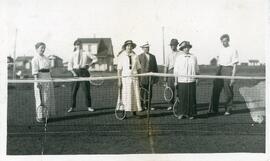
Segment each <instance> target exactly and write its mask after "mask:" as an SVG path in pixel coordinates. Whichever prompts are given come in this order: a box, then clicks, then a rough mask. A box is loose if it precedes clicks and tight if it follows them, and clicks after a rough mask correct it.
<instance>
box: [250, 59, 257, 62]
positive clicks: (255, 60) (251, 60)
mask: <svg viewBox="0 0 270 161" xmlns="http://www.w3.org/2000/svg"><path fill="white" fill-rule="evenodd" d="M248 61H249V62H259V60H257V59H249V60H248Z"/></svg>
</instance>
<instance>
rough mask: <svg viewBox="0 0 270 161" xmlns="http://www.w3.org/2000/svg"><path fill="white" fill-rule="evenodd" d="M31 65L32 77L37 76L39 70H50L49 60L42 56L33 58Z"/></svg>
mask: <svg viewBox="0 0 270 161" xmlns="http://www.w3.org/2000/svg"><path fill="white" fill-rule="evenodd" d="M31 63H32V74H33V75H35V74H38V72H39V70H41V69H50V68H51V64H50V60H49V58H48V57H46V56H44V55H43V56H40V55H36V56H34V58H33V59H32V61H31Z"/></svg>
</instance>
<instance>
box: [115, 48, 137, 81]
mask: <svg viewBox="0 0 270 161" xmlns="http://www.w3.org/2000/svg"><path fill="white" fill-rule="evenodd" d="M129 55H130V56H131V64H130V60H129ZM130 65H131V69H130ZM117 69H118V70H122V75H124V76H129V75H132V74H137V73H138V69H141V64H140V61H139V58H138V56H137V55H136V54H135V53H134V52H132V53H127V52H126V51H123V52H122V53H121V54H120V55H119V56H118V58H117Z"/></svg>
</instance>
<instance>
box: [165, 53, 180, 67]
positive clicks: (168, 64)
mask: <svg viewBox="0 0 270 161" xmlns="http://www.w3.org/2000/svg"><path fill="white" fill-rule="evenodd" d="M180 54H182V51H172V52H171V53H169V55H168V56H167V59H166V63H165V67H167V68H168V69H169V70H170V69H173V68H174V64H175V59H176V57H177V56H178V55H180Z"/></svg>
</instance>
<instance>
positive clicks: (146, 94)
mask: <svg viewBox="0 0 270 161" xmlns="http://www.w3.org/2000/svg"><path fill="white" fill-rule="evenodd" d="M148 97H149V91H148V90H147V89H145V88H143V87H140V100H141V101H142V102H143V105H144V106H145V107H143V108H145V109H146V110H147V109H148V105H147V104H146V102H148V101H149V98H148Z"/></svg>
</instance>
